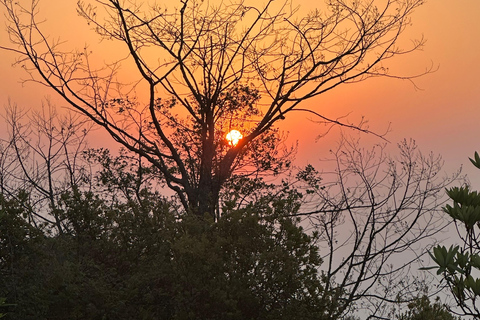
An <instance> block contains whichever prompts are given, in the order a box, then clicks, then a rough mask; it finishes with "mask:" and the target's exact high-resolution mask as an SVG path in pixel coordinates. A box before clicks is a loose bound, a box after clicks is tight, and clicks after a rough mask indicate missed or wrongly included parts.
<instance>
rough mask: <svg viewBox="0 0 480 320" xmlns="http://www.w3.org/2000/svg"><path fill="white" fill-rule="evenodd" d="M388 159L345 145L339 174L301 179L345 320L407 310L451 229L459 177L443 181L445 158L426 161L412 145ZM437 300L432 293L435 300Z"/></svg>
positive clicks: (337, 157)
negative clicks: (426, 265)
mask: <svg viewBox="0 0 480 320" xmlns="http://www.w3.org/2000/svg"><path fill="white" fill-rule="evenodd" d="M398 150H399V155H398V156H396V157H392V156H389V155H388V154H387V153H386V152H385V146H384V145H377V146H375V147H373V148H372V149H365V148H361V147H360V146H359V143H358V140H348V139H343V140H342V143H341V144H340V146H339V148H338V149H336V150H333V151H332V155H333V157H332V162H333V164H334V167H335V170H334V171H333V172H331V173H329V172H323V173H321V174H320V173H319V172H316V171H315V170H314V169H313V168H312V167H307V169H306V170H304V171H302V172H300V174H299V177H300V178H301V179H303V180H304V181H306V182H307V183H308V185H309V186H308V188H307V190H308V191H307V192H306V193H307V194H310V195H311V198H309V199H308V200H307V203H310V204H314V206H313V207H311V210H307V208H306V207H304V208H303V212H300V213H298V215H299V216H305V217H306V219H307V221H308V222H309V223H310V226H312V228H313V230H315V231H316V232H318V233H319V236H320V241H319V244H318V245H319V248H320V252H321V253H323V260H324V264H323V265H322V269H323V272H324V276H325V278H326V283H327V287H326V288H325V290H326V291H327V292H334V293H335V294H336V296H335V297H333V298H332V299H333V300H337V299H338V300H340V301H341V302H342V303H341V304H340V306H343V307H340V308H338V309H336V310H332V312H333V311H337V312H340V314H341V313H345V312H347V313H348V312H351V311H352V310H355V309H362V310H363V311H362V313H364V314H367V315H369V317H368V318H369V319H391V317H392V314H389V312H390V311H391V306H392V303H402V302H408V301H410V299H412V298H415V297H416V295H417V294H418V292H422V291H423V290H424V289H425V287H424V286H425V283H424V282H423V281H422V280H421V279H419V277H418V274H417V272H416V271H417V270H418V268H419V267H420V266H421V264H420V259H421V258H422V257H423V256H424V255H425V254H426V253H427V252H428V250H430V249H431V248H432V246H434V245H435V241H434V240H433V239H435V237H434V236H435V235H436V234H438V233H439V232H441V231H442V230H444V229H445V227H446V225H447V224H448V221H446V220H445V219H444V217H443V214H442V212H441V209H440V207H441V203H443V202H444V201H445V197H444V190H445V187H447V186H448V185H449V184H450V183H452V181H454V180H455V179H457V178H458V174H454V175H452V176H450V177H449V176H444V174H442V170H441V169H442V165H443V162H442V160H441V158H440V157H438V156H434V155H433V154H430V155H426V156H425V155H423V154H422V153H421V152H419V151H418V150H417V147H416V145H415V143H414V142H413V141H403V142H402V143H400V144H399V145H398ZM430 294H432V292H430Z"/></svg>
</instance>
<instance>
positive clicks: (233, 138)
mask: <svg viewBox="0 0 480 320" xmlns="http://www.w3.org/2000/svg"><path fill="white" fill-rule="evenodd" d="M226 138H227V141H228V144H229V145H231V146H232V147H235V146H236V145H237V144H238V141H240V139H242V138H243V135H242V134H241V133H240V131H238V130H232V131H230V132H229V133H227V136H226Z"/></svg>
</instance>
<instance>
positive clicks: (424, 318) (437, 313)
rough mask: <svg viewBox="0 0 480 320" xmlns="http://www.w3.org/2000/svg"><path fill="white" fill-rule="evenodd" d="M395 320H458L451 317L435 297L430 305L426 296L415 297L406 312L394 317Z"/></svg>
mask: <svg viewBox="0 0 480 320" xmlns="http://www.w3.org/2000/svg"><path fill="white" fill-rule="evenodd" d="M396 319H397V320H456V319H458V320H460V318H459V317H455V316H453V315H452V314H451V313H450V312H449V311H448V310H447V308H446V307H445V306H443V305H442V304H441V303H440V300H439V298H438V297H437V299H436V301H435V302H434V303H433V304H432V303H431V302H430V299H429V298H428V297H427V296H421V297H417V298H416V299H415V300H414V301H412V302H410V303H409V304H408V311H406V312H404V313H401V314H400V315H398V316H396Z"/></svg>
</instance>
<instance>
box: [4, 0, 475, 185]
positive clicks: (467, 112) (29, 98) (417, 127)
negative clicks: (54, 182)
mask: <svg viewBox="0 0 480 320" xmlns="http://www.w3.org/2000/svg"><path fill="white" fill-rule="evenodd" d="M75 3H76V2H75V1H64V0H48V1H47V0H43V1H42V2H41V15H42V16H44V17H47V18H48V19H49V21H47V24H46V26H48V27H49V28H50V29H51V30H52V31H51V34H52V36H54V35H58V36H61V37H62V39H68V41H69V43H71V44H72V46H78V47H80V48H81V47H82V46H83V45H84V44H85V43H91V44H92V46H94V45H95V44H96V43H97V40H96V39H95V38H93V40H91V38H89V35H91V34H92V33H91V32H90V31H89V30H88V27H87V26H86V25H85V23H84V22H83V21H82V19H81V18H79V17H78V16H77V15H76V13H75V5H74V4H75ZM297 3H298V4H299V5H300V6H303V7H308V6H309V5H310V6H311V5H312V3H313V2H312V1H306V0H299V1H297ZM0 19H3V15H2V18H0ZM0 21H1V20H0ZM0 25H1V26H2V30H0V45H4V44H6V43H8V38H7V35H6V33H5V30H4V28H3V26H4V24H3V23H2V24H0ZM67 25H68V26H69V27H66V26H67ZM422 34H423V35H424V36H425V38H426V39H427V43H426V46H425V48H424V49H423V50H422V51H418V52H414V53H412V54H409V55H408V56H403V57H399V58H398V59H394V61H392V63H391V64H390V67H391V70H393V71H398V72H400V73H402V74H405V75H411V74H416V73H421V72H423V71H424V70H425V69H426V68H428V67H430V66H432V65H433V66H434V67H435V68H436V67H438V70H437V71H436V72H434V73H432V74H428V75H426V76H424V77H421V78H419V79H417V80H416V81H415V83H416V84H417V86H418V87H419V88H420V89H421V90H418V89H415V87H414V86H413V85H412V84H411V83H410V82H408V81H401V80H395V79H386V78H377V79H370V80H367V81H366V82H363V83H359V84H353V85H346V86H342V87H339V88H337V89H335V90H333V91H331V92H328V93H326V94H325V95H322V96H320V97H318V98H316V99H314V100H310V101H309V102H308V103H307V105H306V106H310V107H312V108H314V109H315V111H317V112H320V113H323V114H325V115H326V116H328V117H331V118H337V117H339V116H343V115H346V114H349V113H350V115H349V117H348V119H349V121H351V122H354V123H355V122H356V121H358V120H359V119H360V118H361V117H362V116H364V117H365V118H366V119H367V120H368V121H369V125H370V126H369V128H370V129H371V130H372V131H375V132H379V133H382V132H384V131H385V129H386V128H387V127H388V125H389V123H391V132H390V133H389V134H388V135H387V136H386V138H387V139H388V140H389V141H391V142H392V145H394V144H395V143H396V142H397V141H399V140H401V139H403V138H413V139H415V140H416V141H417V144H418V145H419V147H420V149H421V150H422V151H423V152H425V153H428V152H430V151H433V152H435V153H439V154H441V155H442V156H443V158H444V160H445V170H446V171H449V172H452V171H454V170H456V169H457V168H459V167H460V166H461V165H462V164H463V165H464V169H465V170H464V172H465V173H468V174H469V175H470V180H471V182H472V184H473V185H474V186H475V187H477V188H480V171H479V172H477V171H475V170H474V169H473V166H471V165H470V164H469V162H468V157H469V156H472V155H473V153H474V151H475V150H478V151H480V135H479V134H478V133H477V132H479V123H480V121H479V120H480V78H479V77H480V61H479V59H480V41H479V39H480V1H478V0H430V1H428V2H427V3H426V4H425V5H423V6H422V7H420V8H419V9H417V11H416V12H415V13H414V15H413V17H412V26H411V27H410V29H409V31H408V32H407V33H406V34H405V37H404V41H406V42H405V43H407V44H408V40H409V39H414V38H419V37H421V36H422ZM0 58H1V59H0V84H1V85H0V103H1V104H2V105H3V106H4V105H6V104H7V101H8V99H11V101H12V102H14V103H17V104H18V105H20V106H23V107H25V108H36V107H38V106H39V105H40V101H41V99H42V98H43V97H44V96H45V95H53V93H52V92H50V91H48V90H46V88H44V87H42V86H40V85H38V84H33V83H27V84H25V85H24V86H22V85H20V84H19V80H20V78H22V77H25V75H24V73H23V71H22V69H21V68H20V67H18V66H17V67H15V68H12V63H13V62H14V61H15V55H14V54H12V53H9V52H6V51H0ZM52 98H54V99H55V96H52ZM58 105H59V106H61V105H62V103H60V102H59V103H58ZM304 106H305V105H304ZM307 118H308V116H307V115H306V114H302V113H296V114H295V115H292V116H291V117H290V118H287V120H284V121H283V123H280V126H281V128H282V129H284V130H288V131H289V132H290V138H291V140H292V141H293V140H298V141H299V153H298V156H297V158H298V161H297V162H298V164H299V165H303V164H306V163H312V164H315V163H316V159H318V158H320V157H324V156H325V155H326V153H325V151H326V150H328V149H330V148H332V147H333V145H334V144H335V141H337V140H338V133H339V130H333V131H332V132H331V133H330V134H329V135H328V136H327V137H325V138H322V139H320V140H319V141H318V142H315V137H316V136H317V134H318V133H322V132H323V130H324V127H323V126H319V125H318V124H314V123H312V122H310V121H309V120H308V119H307ZM347 132H348V131H347ZM367 140H369V141H373V142H381V141H380V140H378V139H377V138H373V137H367Z"/></svg>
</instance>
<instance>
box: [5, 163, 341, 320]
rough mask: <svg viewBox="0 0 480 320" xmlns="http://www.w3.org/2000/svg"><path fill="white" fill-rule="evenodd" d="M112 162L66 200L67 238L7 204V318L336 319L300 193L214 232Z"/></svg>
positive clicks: (220, 224) (228, 213)
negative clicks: (298, 215) (300, 214)
mask: <svg viewBox="0 0 480 320" xmlns="http://www.w3.org/2000/svg"><path fill="white" fill-rule="evenodd" d="M104 156H105V157H104V158H103V160H102V161H103V162H102V168H103V169H102V170H100V171H99V175H98V177H97V178H98V180H96V181H97V182H98V185H94V186H93V189H91V190H83V191H82V190H80V189H74V190H72V191H65V192H63V193H62V194H61V195H60V196H59V198H58V203H57V206H56V210H58V212H57V213H58V216H59V217H61V219H62V220H61V221H62V225H63V226H64V232H63V234H57V233H50V232H48V231H47V230H43V229H39V228H35V227H34V226H32V225H30V223H29V222H28V220H26V218H28V215H25V214H24V211H25V210H27V209H25V208H24V207H23V206H22V204H21V203H19V202H18V201H16V200H15V199H11V200H8V201H7V200H6V199H4V198H3V197H2V198H1V199H2V201H3V202H2V207H1V208H2V210H1V215H0V219H1V223H0V228H1V230H0V231H1V233H0V240H1V241H2V246H1V247H0V249H1V250H5V252H2V255H1V257H2V260H1V261H0V268H1V272H2V275H4V276H2V277H1V278H0V296H3V297H6V298H7V299H8V301H9V302H11V303H14V304H15V305H16V307H15V309H14V312H13V313H10V314H8V315H7V316H6V319H22V320H37V319H66V320H67V319H68V320H69V319H239V320H240V319H288V320H290V319H330V317H329V316H328V314H327V313H326V311H325V310H327V308H326V304H327V303H328V304H329V306H328V307H329V308H331V307H332V305H335V301H331V299H330V298H329V294H328V293H326V292H324V290H323V289H324V284H323V281H322V278H321V275H320V274H319V273H318V268H319V266H320V265H321V259H320V256H319V253H318V247H317V245H316V241H317V236H316V234H311V235H309V234H307V233H306V232H305V230H303V229H302V227H301V226H300V225H299V224H298V221H297V220H296V219H294V218H289V217H288V213H289V212H294V211H295V210H297V209H298V204H297V202H298V199H299V198H298V194H295V193H294V192H292V191H291V190H288V188H284V189H286V190H287V191H285V192H283V193H282V192H281V193H278V194H277V193H276V191H277V190H274V189H268V188H267V189H265V190H264V191H265V192H264V194H263V196H262V197H261V199H259V201H258V202H251V203H249V204H248V205H245V206H242V207H241V208H237V207H235V208H234V207H233V206H231V207H228V206H226V207H225V208H224V210H223V212H222V216H221V219H219V220H218V221H217V222H213V221H211V220H209V219H202V218H200V217H197V216H195V215H182V216H179V215H178V214H177V210H176V207H175V206H173V205H172V204H171V203H170V201H167V200H165V199H164V198H163V197H161V196H159V195H158V194H157V193H155V192H149V191H148V188H146V187H145V188H142V187H136V186H138V185H139V184H137V183H136V182H137V179H138V178H139V177H138V172H139V171H135V170H133V169H132V170H130V169H129V170H126V171H123V172H122V170H117V169H119V168H120V167H123V168H133V167H130V164H131V162H129V161H134V160H132V159H130V160H128V159H126V158H123V160H125V162H123V160H119V159H111V160H107V158H108V157H110V156H109V155H104ZM107 164H108V165H107ZM134 172H137V173H136V174H134ZM123 175H126V177H125V176H123ZM252 185H255V184H252ZM140 186H144V185H143V184H140ZM99 190H100V191H103V190H109V192H106V193H105V192H99ZM288 194H290V196H288V197H284V196H285V195H288Z"/></svg>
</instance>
